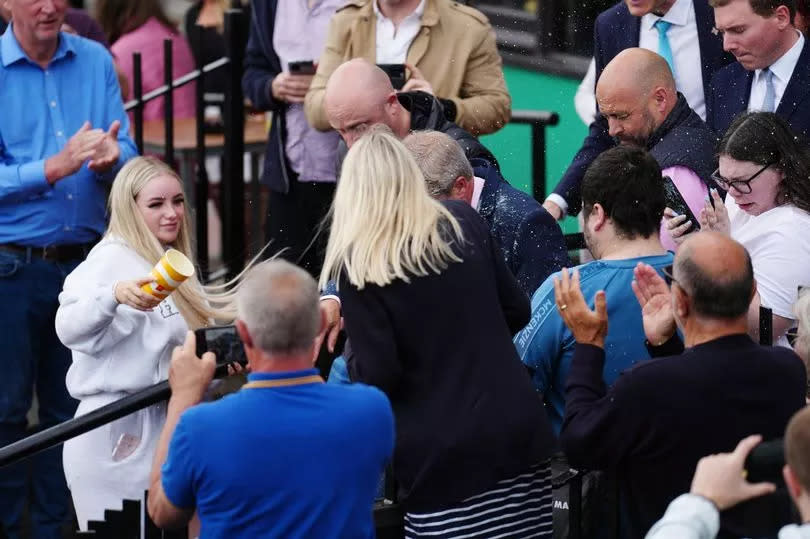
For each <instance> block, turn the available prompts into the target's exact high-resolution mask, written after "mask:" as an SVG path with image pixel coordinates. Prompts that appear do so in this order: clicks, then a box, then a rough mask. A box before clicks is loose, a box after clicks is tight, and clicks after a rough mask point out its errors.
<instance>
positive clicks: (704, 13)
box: [543, 0, 730, 219]
mask: <svg viewBox="0 0 810 539" xmlns="http://www.w3.org/2000/svg"><path fill="white" fill-rule="evenodd" d="M713 28H714V14H713V13H712V9H711V8H710V7H709V4H708V2H707V0H624V1H623V2H619V3H618V4H616V5H615V6H613V7H612V8H610V9H608V10H606V11H604V12H602V13H601V14H600V15H599V17H597V19H596V23H595V25H594V60H595V64H596V81H598V80H599V77H600V76H601V74H602V71H603V70H604V68H605V66H606V65H607V64H608V63H610V61H611V60H613V58H614V57H615V56H616V55H617V54H619V53H620V52H621V51H623V50H625V49H629V48H634V47H640V48H643V49H648V50H651V51H653V52H657V53H659V54H660V55H661V56H663V57H664V58H665V59H666V60H667V63H668V64H669V65H670V69H671V70H672V72H673V75H674V77H675V83H676V88H677V90H678V91H679V92H681V93H682V94H683V95H684V97H685V98H686V101H687V103H688V104H689V106H690V107H691V108H692V109H693V110H694V111H695V112H696V113H697V114H698V116H700V117H701V119H705V117H706V100H707V96H708V91H709V81H710V80H711V76H712V74H713V73H714V72H715V71H717V70H718V69H719V68H720V67H722V66H724V65H725V64H726V63H728V62H729V61H730V58H729V57H728V55H726V54H725V53H724V52H723V49H722V42H721V40H720V39H718V38H717V36H715V35H713V34H712V30H713ZM697 59H699V61H696V60H697ZM611 146H612V141H611V138H610V135H609V134H608V129H607V124H606V122H604V121H603V120H602V119H600V118H599V116H598V115H597V120H596V121H595V122H594V123H593V124H591V127H590V132H589V134H588V136H587V137H586V139H585V141H584V142H583V145H582V148H581V149H580V150H579V152H578V153H577V155H576V156H575V157H574V159H573V161H572V163H571V165H570V166H569V167H568V170H566V172H565V174H564V175H563V177H562V179H561V180H560V182H559V184H558V185H557V187H556V188H555V189H554V192H553V193H552V194H550V195H549V196H548V198H546V201H545V203H544V204H543V206H544V207H545V208H546V209H547V210H548V211H549V213H550V214H551V215H552V216H554V217H555V218H556V219H562V218H563V217H565V215H566V214H571V215H576V214H577V213H579V209H580V201H579V198H580V197H579V185H580V183H581V182H582V177H583V176H584V174H585V170H586V169H587V167H588V165H589V164H590V163H591V162H592V161H593V160H594V159H595V158H596V156H597V155H599V154H600V153H602V152H603V151H604V150H606V149H608V148H610V147H611Z"/></svg>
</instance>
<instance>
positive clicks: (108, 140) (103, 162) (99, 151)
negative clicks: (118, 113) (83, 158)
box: [87, 120, 121, 173]
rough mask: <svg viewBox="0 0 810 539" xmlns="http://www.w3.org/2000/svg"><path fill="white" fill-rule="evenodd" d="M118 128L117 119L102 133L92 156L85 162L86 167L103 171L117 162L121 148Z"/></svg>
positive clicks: (119, 126)
mask: <svg viewBox="0 0 810 539" xmlns="http://www.w3.org/2000/svg"><path fill="white" fill-rule="evenodd" d="M119 129H121V122H119V121H118V120H115V121H114V122H113V123H112V124H110V128H109V129H108V130H107V132H106V133H104V136H103V137H102V138H101V140H100V143H99V145H98V146H97V147H96V150H95V152H94V153H93V155H92V158H91V159H90V161H89V162H88V163H87V168H89V169H90V170H92V171H93V172H96V173H103V172H107V171H109V170H110V169H111V168H112V167H113V166H114V165H115V164H116V163H117V162H118V158H119V157H120V156H121V148H120V147H119V146H118V130H119Z"/></svg>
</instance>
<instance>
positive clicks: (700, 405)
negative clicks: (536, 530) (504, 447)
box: [560, 335, 806, 538]
mask: <svg viewBox="0 0 810 539" xmlns="http://www.w3.org/2000/svg"><path fill="white" fill-rule="evenodd" d="M680 350H683V345H682V343H680V341H679V340H678V339H677V338H673V339H670V341H668V342H667V343H665V344H664V346H662V347H658V348H652V347H650V352H651V353H652V354H653V355H654V356H659V357H658V358H657V359H652V360H648V361H642V362H639V363H637V364H636V365H635V366H633V367H632V368H630V369H628V370H627V371H625V372H624V373H623V374H622V375H621V376H620V377H619V379H618V380H617V381H616V383H615V384H614V385H613V387H611V388H610V390H607V389H606V388H605V384H604V382H603V381H602V370H603V368H604V361H605V353H604V350H603V349H601V348H597V347H595V346H591V345H583V344H577V345H576V348H575V349H574V357H573V360H572V363H571V371H570V373H569V375H568V383H567V385H566V407H565V419H564V421H563V426H562V431H561V433H560V442H561V443H562V446H563V450H564V451H565V453H566V455H568V459H569V462H570V463H571V465H572V466H583V467H587V468H590V469H612V470H615V471H616V473H617V478H618V482H619V488H620V495H621V496H620V498H621V500H622V507H623V512H622V514H623V519H622V522H621V531H622V533H621V534H620V536H621V537H623V538H636V537H638V538H641V537H644V534H645V533H646V532H647V531H648V530H649V529H650V528H651V527H652V525H653V524H654V523H655V521H656V520H658V519H659V518H661V515H663V514H664V511H666V508H667V505H668V504H669V502H670V501H672V500H673V499H674V498H676V497H677V496H678V495H680V494H682V493H684V492H688V491H689V485H690V482H691V480H692V474H693V473H694V471H695V465H696V464H697V461H698V460H700V458H702V457H704V456H706V455H709V454H711V453H720V452H726V451H732V450H734V447H736V445H737V442H739V441H740V440H741V439H743V438H744V437H746V436H748V435H750V434H761V435H762V436H763V437H764V439H765V440H768V439H772V438H781V437H782V435H783V434H784V431H785V427H786V426H787V422H788V420H789V419H790V418H791V416H792V415H793V414H794V413H795V412H797V411H798V410H800V409H801V408H803V407H804V395H805V391H806V382H805V380H806V375H805V369H804V364H803V363H802V361H801V360H800V359H799V357H798V356H796V354H795V353H794V352H793V351H792V350H790V349H787V348H782V347H779V346H773V347H771V346H767V347H766V346H760V345H758V344H756V343H755V342H754V341H752V340H751V338H750V337H748V336H747V335H730V336H727V337H722V338H719V339H715V340H713V341H709V342H706V343H703V344H700V345H697V346H694V347H692V348H689V349H687V350H686V351H685V352H683V353H680V354H679V353H678V352H679V351H680ZM661 352H663V354H666V356H665V357H660V356H661V355H662V354H661ZM763 503H764V502H763ZM758 507H761V506H758ZM740 510H741V511H740V513H738V514H736V515H735V514H733V513H730V512H724V514H723V521H722V528H723V530H724V531H725V532H726V533H729V532H731V534H732V535H733V536H736V537H740V536H745V537H748V536H753V537H762V536H764V535H768V534H764V533H761V531H759V530H751V529H750V528H747V527H746V524H747V522H743V521H745V520H746V519H747V518H748V517H747V514H751V513H756V512H757V511H755V510H754V508H753V507H752V506H750V505H749V506H741V507H740ZM774 531H775V530H774ZM749 534H750V535H749ZM773 535H774V536H775V535H776V534H775V533H773Z"/></svg>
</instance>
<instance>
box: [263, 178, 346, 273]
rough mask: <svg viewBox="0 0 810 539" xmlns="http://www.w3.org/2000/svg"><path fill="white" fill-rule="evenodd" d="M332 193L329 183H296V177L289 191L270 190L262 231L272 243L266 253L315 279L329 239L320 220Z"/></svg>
mask: <svg viewBox="0 0 810 539" xmlns="http://www.w3.org/2000/svg"><path fill="white" fill-rule="evenodd" d="M334 195H335V184H334V183H332V182H299V181H298V179H297V178H296V177H291V178H290V189H289V192H287V193H278V192H276V191H272V190H271V191H270V198H269V201H268V215H267V221H266V225H265V228H266V230H265V233H266V240H267V241H271V242H272V243H271V244H270V246H269V247H268V248H267V251H265V253H266V254H267V256H272V255H275V254H279V256H280V257H281V258H283V259H285V260H289V261H290V262H292V263H294V264H297V265H299V266H301V267H302V268H304V269H305V270H307V271H308V272H309V273H310V274H311V275H312V276H313V277H315V279H317V278H318V277H319V275H320V272H321V268H322V267H323V258H324V255H325V254H326V243H327V241H328V240H329V226H328V224H327V223H324V222H323V221H324V217H325V216H326V214H327V212H328V211H329V207H330V205H331V204H332V199H333V198H334Z"/></svg>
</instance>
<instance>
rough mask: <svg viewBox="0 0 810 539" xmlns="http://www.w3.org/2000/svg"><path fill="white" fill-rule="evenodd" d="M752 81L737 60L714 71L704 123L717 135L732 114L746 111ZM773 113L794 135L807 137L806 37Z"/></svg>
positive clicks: (809, 72) (809, 67)
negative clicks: (782, 120) (783, 120)
mask: <svg viewBox="0 0 810 539" xmlns="http://www.w3.org/2000/svg"><path fill="white" fill-rule="evenodd" d="M753 81H754V72H753V71H747V70H746V69H745V68H743V66H741V65H740V64H739V63H738V62H734V63H733V64H731V65H728V66H726V67H724V68H723V69H721V70H720V71H718V72H717V73H716V74H715V76H714V78H713V79H712V81H711V93H710V95H709V99H707V100H706V122H707V123H708V124H709V126H710V127H711V128H712V129H714V130H715V131H716V132H717V133H718V134H719V135H722V134H723V133H725V131H726V129H728V126H729V125H731V122H732V120H734V117H735V116H737V115H738V114H739V113H741V112H745V111H746V110H748V98H749V97H750V95H751V83H752V82H753ZM776 114H778V115H779V116H781V117H782V118H784V119H785V120H786V121H787V122H788V124H790V127H791V128H792V129H793V132H794V133H795V134H797V135H800V136H801V137H803V138H808V136H810V42H808V41H807V40H805V42H804V48H803V49H802V53H801V55H800V56H799V61H798V62H797V63H796V67H795V68H794V70H793V75H792V76H791V77H790V82H788V85H787V88H785V93H784V95H783V96H782V100H781V101H780V102H779V106H778V107H776Z"/></svg>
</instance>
